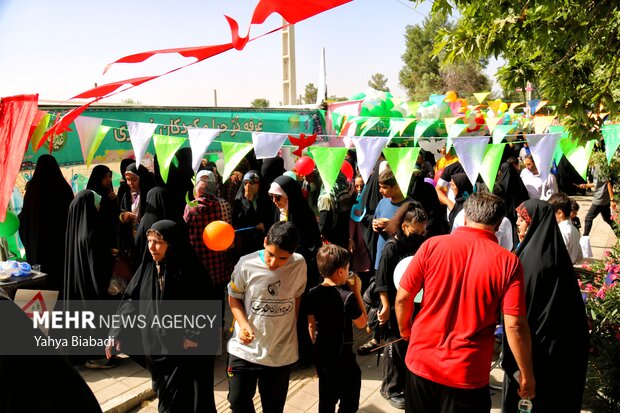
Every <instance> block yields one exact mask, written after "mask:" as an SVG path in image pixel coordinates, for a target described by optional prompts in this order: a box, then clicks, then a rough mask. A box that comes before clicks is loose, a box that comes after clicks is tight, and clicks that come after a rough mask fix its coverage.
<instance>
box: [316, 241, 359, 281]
mask: <svg viewBox="0 0 620 413" xmlns="http://www.w3.org/2000/svg"><path fill="white" fill-rule="evenodd" d="M350 261H351V254H350V253H349V251H347V250H346V249H344V248H342V247H341V246H339V245H336V244H327V245H323V246H322V247H321V248H319V251H318V252H317V253H316V263H317V266H318V267H319V272H320V273H321V275H322V276H323V277H331V276H332V275H334V273H335V272H336V271H338V269H340V268H345V267H346V266H347V264H349V262H350Z"/></svg>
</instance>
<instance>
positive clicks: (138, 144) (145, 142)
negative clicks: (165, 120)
mask: <svg viewBox="0 0 620 413" xmlns="http://www.w3.org/2000/svg"><path fill="white" fill-rule="evenodd" d="M158 126H159V125H158V124H157V123H145V122H130V121H127V129H129V136H130V137H131V146H132V147H133V153H134V155H135V157H136V165H137V166H140V163H141V162H142V157H143V156H144V154H145V153H146V148H147V147H148V146H149V142H150V141H151V137H152V136H153V133H154V132H155V128H156V127H158Z"/></svg>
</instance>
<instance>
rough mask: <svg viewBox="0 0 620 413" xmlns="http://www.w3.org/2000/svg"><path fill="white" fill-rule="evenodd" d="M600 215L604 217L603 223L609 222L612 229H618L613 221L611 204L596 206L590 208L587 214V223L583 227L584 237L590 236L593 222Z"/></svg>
mask: <svg viewBox="0 0 620 413" xmlns="http://www.w3.org/2000/svg"><path fill="white" fill-rule="evenodd" d="M598 214H601V216H602V217H603V221H605V222H607V225H609V226H610V227H611V228H612V229H614V230H615V229H616V223H615V222H614V221H613V220H612V219H611V208H610V204H606V205H594V204H592V205H591V206H590V209H589V210H588V213H587V214H586V222H585V224H584V227H583V235H590V230H591V229H592V221H594V218H596V217H597V215H598Z"/></svg>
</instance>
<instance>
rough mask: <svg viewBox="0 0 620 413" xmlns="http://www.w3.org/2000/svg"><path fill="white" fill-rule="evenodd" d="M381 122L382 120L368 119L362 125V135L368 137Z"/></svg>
mask: <svg viewBox="0 0 620 413" xmlns="http://www.w3.org/2000/svg"><path fill="white" fill-rule="evenodd" d="M380 121H381V118H368V119H367V120H366V121H365V122H364V123H362V132H361V133H360V135H361V136H364V135H366V134H367V133H368V132H369V131H370V130H371V129H372V128H374V127H375V125H376V124H377V123H379V122H380Z"/></svg>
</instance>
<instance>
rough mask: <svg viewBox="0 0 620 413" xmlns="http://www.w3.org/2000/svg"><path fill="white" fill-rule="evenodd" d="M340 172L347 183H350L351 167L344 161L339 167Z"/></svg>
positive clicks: (351, 177) (351, 178) (351, 176)
mask: <svg viewBox="0 0 620 413" xmlns="http://www.w3.org/2000/svg"><path fill="white" fill-rule="evenodd" d="M340 172H342V173H343V174H344V176H346V177H347V181H349V182H351V181H352V180H353V167H352V166H351V164H350V163H349V162H348V161H344V162H343V163H342V166H341V167H340Z"/></svg>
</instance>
